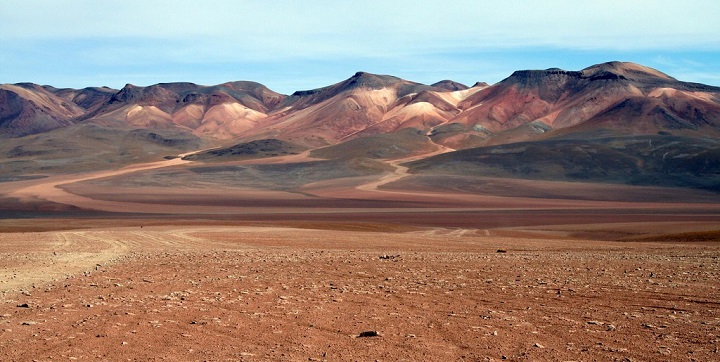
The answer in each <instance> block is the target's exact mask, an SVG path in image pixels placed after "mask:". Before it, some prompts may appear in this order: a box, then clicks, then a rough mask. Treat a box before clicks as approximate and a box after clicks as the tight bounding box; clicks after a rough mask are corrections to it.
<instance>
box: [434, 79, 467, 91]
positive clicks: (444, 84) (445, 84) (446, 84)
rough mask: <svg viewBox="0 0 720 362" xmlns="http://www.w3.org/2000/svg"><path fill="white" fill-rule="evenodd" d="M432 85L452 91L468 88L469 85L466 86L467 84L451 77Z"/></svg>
mask: <svg viewBox="0 0 720 362" xmlns="http://www.w3.org/2000/svg"><path fill="white" fill-rule="evenodd" d="M431 86H433V87H436V88H441V89H444V90H448V91H451V92H454V91H459V90H465V89H468V86H466V85H465V84H462V83H458V82H456V81H453V80H449V79H445V80H441V81H439V82H437V83H433V84H432V85H431Z"/></svg>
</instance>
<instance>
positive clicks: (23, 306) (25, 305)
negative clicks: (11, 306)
mask: <svg viewBox="0 0 720 362" xmlns="http://www.w3.org/2000/svg"><path fill="white" fill-rule="evenodd" d="M17 307H18V308H30V305H29V304H27V303H23V304H18V306H17Z"/></svg>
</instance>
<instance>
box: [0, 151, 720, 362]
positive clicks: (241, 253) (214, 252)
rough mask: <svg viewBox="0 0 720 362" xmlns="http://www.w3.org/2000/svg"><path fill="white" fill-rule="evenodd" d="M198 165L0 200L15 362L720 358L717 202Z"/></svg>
mask: <svg viewBox="0 0 720 362" xmlns="http://www.w3.org/2000/svg"><path fill="white" fill-rule="evenodd" d="M305 156H306V155H302V154H301V155H295V156H288V157H286V158H284V159H283V158H275V159H273V161H271V162H272V163H275V164H277V165H288V164H292V163H294V162H311V161H312V160H311V159H307V158H303V157H305ZM405 161H407V160H405ZM254 162H257V160H246V161H238V162H235V163H231V164H223V166H212V165H211V166H203V167H215V168H217V167H226V168H228V169H229V167H231V166H236V167H240V166H242V165H249V164H252V163H254ZM191 164H192V162H189V161H183V160H182V159H181V158H173V159H169V160H165V161H157V162H150V163H145V164H139V165H134V166H131V167H128V168H121V169H116V170H113V171H93V172H88V173H84V174H73V175H55V176H50V177H46V178H38V179H28V180H21V181H15V182H5V183H3V206H4V210H3V214H4V216H3V218H2V220H0V230H1V232H0V291H1V293H2V294H0V295H2V304H1V305H0V358H1V359H2V360H7V361H26V360H39V361H47V360H130V361H141V360H143V361H144V360H234V361H264V360H283V361H284V360H287V361H308V360H309V361H376V360H378V361H419V360H428V361H430V360H432V361H451V360H458V361H462V360H466V361H501V360H528V361H537V360H548V361H612V360H616V361H657V360H677V361H710V360H715V359H717V358H720V353H719V352H718V348H719V347H720V297H719V296H720V292H719V291H718V288H720V282H719V281H718V280H719V279H718V276H719V274H720V260H719V259H718V258H719V257H720V244H718V234H719V232H718V229H720V227H719V225H720V198H718V197H717V195H716V194H713V193H711V192H705V191H700V190H691V189H677V188H662V187H641V186H627V185H609V184H593V183H577V182H554V181H532V182H530V181H527V180H525V181H524V180H518V179H501V178H478V179H476V180H474V182H473V183H469V182H468V180H464V179H457V178H452V177H444V178H443V180H442V182H438V181H437V180H434V179H433V178H432V177H429V176H426V177H421V176H414V175H411V174H408V173H407V172H406V169H404V168H403V167H402V166H400V165H401V163H399V162H389V163H387V168H386V170H385V171H384V172H381V173H377V174H370V175H358V176H354V177H344V178H334V179H328V180H325V181H323V180H320V181H315V182H307V181H308V180H300V181H297V180H295V181H289V180H285V181H283V182H297V183H298V184H301V185H300V186H297V185H295V186H293V187H295V188H290V187H285V188H284V189H283V188H280V187H269V186H268V185H270V184H269V183H263V182H257V184H255V185H253V184H252V183H249V182H246V183H242V184H243V186H242V187H238V186H233V185H232V184H231V183H227V184H223V182H222V177H221V176H222V170H220V171H218V169H213V170H212V171H213V183H204V182H205V181H206V180H204V179H203V177H204V174H203V173H202V172H197V170H196V171H193V172H191V171H188V167H189V166H188V165H191ZM278 167H279V166H278ZM218 172H220V176H218V175H219V174H218ZM178 175H183V177H178ZM298 177H300V176H298ZM255 178H256V179H257V180H262V177H259V176H258V175H255ZM275 181H276V182H280V181H277V180H275ZM453 184H463V185H467V184H475V185H479V186H478V187H480V186H482V189H483V190H487V193H486V194H483V193H482V192H477V190H475V191H473V192H469V191H465V190H462V189H455V188H453V187H452V185H453ZM433 185H436V186H435V187H433ZM437 185H442V187H441V186H437ZM264 186H265V187H264ZM288 190H291V191H288Z"/></svg>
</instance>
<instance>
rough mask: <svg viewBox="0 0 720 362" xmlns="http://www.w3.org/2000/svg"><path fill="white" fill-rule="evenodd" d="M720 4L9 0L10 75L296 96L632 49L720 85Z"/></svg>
mask: <svg viewBox="0 0 720 362" xmlns="http://www.w3.org/2000/svg"><path fill="white" fill-rule="evenodd" d="M718 15H720V2H718V1H707V0H694V1H693V0H690V1H686V2H682V3H677V2H671V1H648V0H637V1H627V0H625V1H620V0H605V1H593V0H588V1H567V0H550V1H542V2H541V1H529V0H507V1H505V2H503V3H502V4H499V3H496V2H491V1H478V0H475V1H467V0H464V1H457V0H456V1H452V0H449V1H444V2H437V1H424V0H415V1H407V0H396V1H392V2H387V1H375V0H367V1H363V2H362V3H358V2H351V1H338V0H336V1H324V0H323V1H291V0H277V1H273V2H266V1H211V2H202V3H201V2H196V1H178V0H176V1H168V0H156V1H152V0H144V1H137V0H126V1H123V2H115V1H106V0H68V1H51V0H22V1H18V0H4V1H2V2H0V64H1V65H2V67H0V83H16V82H34V83H40V84H50V85H54V86H57V87H72V88H82V87H86V86H103V85H105V86H110V87H113V88H120V87H122V86H123V85H124V84H125V83H132V84H136V85H151V84H155V83H160V82H174V81H190V82H195V83H199V84H219V83H223V82H226V81H234V80H250V81H256V82H260V83H263V84H265V85H266V86H268V87H269V88H271V89H273V90H275V91H278V92H281V93H286V94H287V93H292V92H293V91H295V90H301V89H311V88H318V87H322V86H326V85H328V84H332V83H336V82H338V81H341V80H343V79H346V78H348V77H349V76H351V75H352V74H353V73H354V72H356V71H359V70H363V71H368V72H372V73H380V74H391V75H394V76H398V77H401V78H404V79H408V80H412V81H417V82H422V83H426V84H430V83H434V82H436V81H439V80H442V79H452V80H455V81H459V82H462V83H466V84H468V85H471V84H473V83H474V82H476V81H485V82H488V83H495V82H497V81H500V80H501V79H503V78H505V77H507V76H509V75H510V74H511V73H512V71H514V70H518V69H545V68H550V67H559V68H563V69H568V70H579V69H582V68H585V67H587V66H590V65H593V64H597V63H602V62H606V61H611V60H621V61H632V62H636V63H641V64H643V65H647V66H650V67H653V68H656V69H658V70H660V71H662V72H665V73H667V74H669V75H670V76H673V77H675V78H678V79H680V80H683V81H692V82H699V83H706V84H711V85H720V22H719V21H717V17H718Z"/></svg>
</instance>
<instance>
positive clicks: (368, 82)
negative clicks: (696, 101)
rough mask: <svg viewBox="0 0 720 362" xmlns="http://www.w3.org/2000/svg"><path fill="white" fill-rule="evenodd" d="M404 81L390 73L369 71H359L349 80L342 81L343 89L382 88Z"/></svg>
mask: <svg viewBox="0 0 720 362" xmlns="http://www.w3.org/2000/svg"><path fill="white" fill-rule="evenodd" d="M400 82H403V80H402V79H400V78H397V77H393V76H390V75H378V74H372V73H367V72H357V73H355V75H353V76H352V77H350V78H349V79H348V80H346V81H344V82H342V83H340V84H341V88H342V89H354V88H368V89H382V88H387V87H390V86H392V85H394V84H397V83H400Z"/></svg>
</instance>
